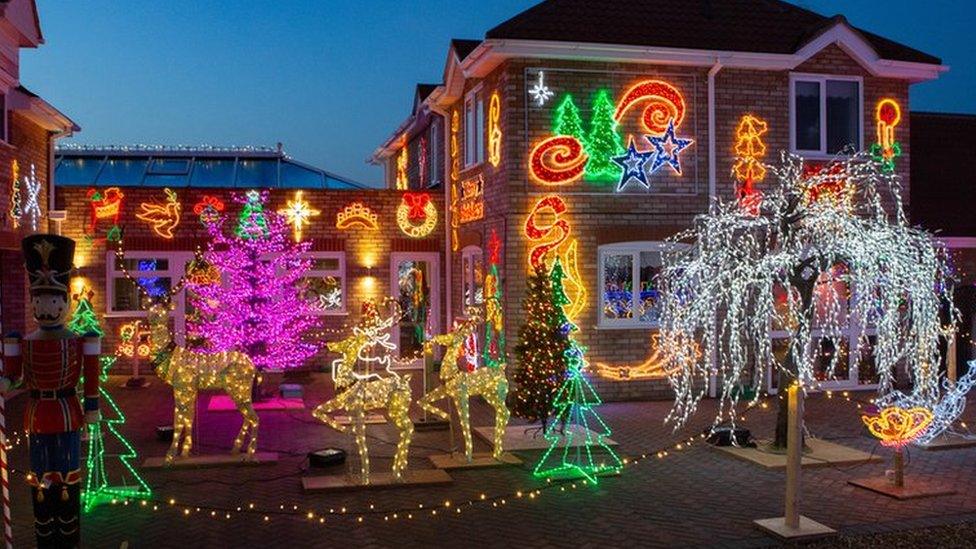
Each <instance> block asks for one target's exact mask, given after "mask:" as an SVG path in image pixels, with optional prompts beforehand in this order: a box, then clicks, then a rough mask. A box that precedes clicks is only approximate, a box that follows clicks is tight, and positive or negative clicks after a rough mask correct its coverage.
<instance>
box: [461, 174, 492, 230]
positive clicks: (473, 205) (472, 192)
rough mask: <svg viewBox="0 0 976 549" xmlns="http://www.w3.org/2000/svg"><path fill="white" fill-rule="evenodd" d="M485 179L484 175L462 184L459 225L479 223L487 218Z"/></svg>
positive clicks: (469, 179) (466, 180)
mask: <svg viewBox="0 0 976 549" xmlns="http://www.w3.org/2000/svg"><path fill="white" fill-rule="evenodd" d="M484 194H485V178H484V176H483V175H482V174H478V175H477V176H475V177H471V178H468V179H465V180H464V181H462V182H461V183H460V194H459V196H458V197H457V221H458V223H459V224H464V223H468V222H471V221H477V220H478V219H482V218H484V217H485V200H484Z"/></svg>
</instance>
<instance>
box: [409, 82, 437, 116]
mask: <svg viewBox="0 0 976 549" xmlns="http://www.w3.org/2000/svg"><path fill="white" fill-rule="evenodd" d="M437 86H440V84H417V93H416V96H415V97H414V102H413V109H414V112H417V106H419V105H420V104H421V103H423V102H424V100H425V99H427V98H428V97H430V94H431V93H433V92H434V90H436V89H437Z"/></svg>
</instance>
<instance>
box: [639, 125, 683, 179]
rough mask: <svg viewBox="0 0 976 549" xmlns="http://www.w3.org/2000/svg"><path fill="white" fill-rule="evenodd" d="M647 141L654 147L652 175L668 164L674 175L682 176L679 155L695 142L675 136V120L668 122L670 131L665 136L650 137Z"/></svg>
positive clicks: (666, 131)
mask: <svg viewBox="0 0 976 549" xmlns="http://www.w3.org/2000/svg"><path fill="white" fill-rule="evenodd" d="M646 137H647V140H648V141H650V143H651V145H653V146H654V152H655V155H654V162H653V163H651V173H654V172H656V171H657V170H658V169H659V168H660V167H661V166H663V165H664V164H667V165H669V166H671V169H672V170H674V173H676V174H678V175H681V162H680V160H679V159H678V154H679V153H681V151H683V150H685V149H687V148H688V146H690V145H691V144H692V143H694V142H695V141H694V140H693V139H687V138H682V137H676V136H675V135H674V119H673V118H672V119H671V120H670V121H668V129H667V130H665V132H664V135H663V136H657V135H648V136H646Z"/></svg>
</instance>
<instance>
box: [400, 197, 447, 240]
mask: <svg viewBox="0 0 976 549" xmlns="http://www.w3.org/2000/svg"><path fill="white" fill-rule="evenodd" d="M396 219H397V225H399V226H400V230H401V231H403V234H405V235H407V236H409V237H411V238H423V237H425V236H427V235H429V234H430V233H431V231H433V230H434V227H435V226H437V206H435V205H434V203H433V202H431V201H430V195H429V194H427V193H404V194H403V200H402V201H401V202H400V205H399V206H397V210H396ZM418 222H419V223H418Z"/></svg>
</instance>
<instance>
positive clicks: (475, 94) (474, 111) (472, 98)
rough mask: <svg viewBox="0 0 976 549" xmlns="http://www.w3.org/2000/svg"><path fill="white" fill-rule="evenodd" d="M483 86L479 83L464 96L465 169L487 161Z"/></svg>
mask: <svg viewBox="0 0 976 549" xmlns="http://www.w3.org/2000/svg"><path fill="white" fill-rule="evenodd" d="M481 88H482V86H480V85H479V86H477V87H475V88H474V89H472V90H471V91H469V92H468V93H467V94H465V96H464V167H465V169H467V168H472V167H474V166H477V165H479V164H481V163H482V162H484V161H485V143H484V140H485V139H484V133H485V131H484V130H485V100H484V98H483V97H481ZM472 126H473V127H472Z"/></svg>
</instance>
